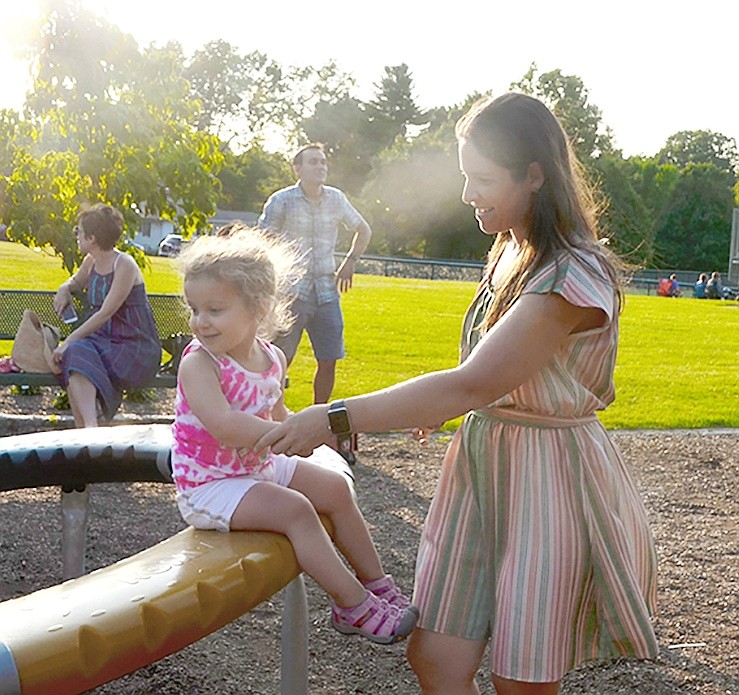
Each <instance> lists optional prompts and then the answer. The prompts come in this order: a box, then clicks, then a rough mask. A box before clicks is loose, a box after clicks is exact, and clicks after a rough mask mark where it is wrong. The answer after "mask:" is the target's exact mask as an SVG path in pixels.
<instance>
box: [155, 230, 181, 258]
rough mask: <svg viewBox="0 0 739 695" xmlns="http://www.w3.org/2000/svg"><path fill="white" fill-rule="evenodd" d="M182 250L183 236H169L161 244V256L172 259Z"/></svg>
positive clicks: (159, 253)
mask: <svg viewBox="0 0 739 695" xmlns="http://www.w3.org/2000/svg"><path fill="white" fill-rule="evenodd" d="M181 250H182V234H167V236H165V237H164V239H162V241H161V242H160V243H159V251H158V252H157V253H158V255H160V256H167V257H169V258H172V257H174V256H176V255H177V254H178V253H179V252H180V251H181Z"/></svg>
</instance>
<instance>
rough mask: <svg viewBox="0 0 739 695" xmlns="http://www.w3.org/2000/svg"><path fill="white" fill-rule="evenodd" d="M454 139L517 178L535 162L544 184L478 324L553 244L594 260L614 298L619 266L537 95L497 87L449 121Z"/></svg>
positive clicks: (495, 312)
mask: <svg viewBox="0 0 739 695" xmlns="http://www.w3.org/2000/svg"><path fill="white" fill-rule="evenodd" d="M455 133H456V136H457V139H458V140H460V141H467V142H470V143H472V144H473V145H474V146H475V148H476V149H477V151H478V152H479V153H480V154H482V155H483V156H485V157H487V158H488V159H490V161H492V162H494V163H495V164H497V165H498V166H502V167H505V168H506V169H508V170H509V171H510V172H511V176H512V177H513V179H514V180H515V181H523V180H524V178H525V177H526V174H527V172H528V168H529V165H530V164H531V163H532V162H538V163H539V165H540V166H541V169H542V172H543V174H544V184H543V185H542V187H541V188H540V189H539V191H537V192H536V193H535V194H533V195H534V199H533V201H532V208H531V217H530V231H529V236H528V239H527V240H526V242H525V243H524V244H523V245H522V249H521V253H519V254H518V258H517V261H516V263H515V265H514V267H513V268H512V269H511V271H510V272H509V273H508V274H507V275H506V276H505V277H504V278H503V280H502V282H501V285H500V286H499V287H496V288H495V298H494V300H493V302H492V303H491V306H490V308H489V310H488V313H487V315H486V316H485V319H484V320H483V326H482V327H483V328H484V329H485V330H487V329H489V328H490V327H491V326H492V325H493V324H494V323H495V322H496V321H497V320H498V319H499V318H500V317H501V316H502V315H503V314H504V313H505V312H506V311H508V309H510V308H511V306H512V305H513V303H514V302H515V301H516V300H517V299H518V298H519V297H520V296H521V294H522V292H523V289H524V287H525V286H526V283H527V282H528V281H529V280H530V279H531V277H532V276H533V275H534V274H535V273H536V271H537V270H539V269H540V268H541V267H542V266H543V265H544V263H546V262H548V261H550V260H551V259H552V258H554V259H555V262H556V258H557V255H558V253H557V252H558V251H560V250H564V251H566V252H569V253H572V252H573V251H574V250H575V249H583V250H587V251H589V252H590V253H593V254H595V255H596V256H597V257H598V258H599V259H600V261H601V264H602V266H603V268H604V269H605V271H606V272H607V273H608V275H609V276H610V278H611V280H612V281H613V285H614V287H615V288H616V291H617V294H618V301H619V306H620V304H621V302H622V297H623V293H622V283H621V272H622V266H621V264H620V262H619V260H618V259H617V258H616V257H615V256H614V255H613V254H612V253H611V252H610V251H609V250H608V249H607V248H605V246H604V244H602V243H600V242H599V239H598V224H597V218H598V206H597V204H596V203H595V200H594V196H593V194H592V192H591V190H590V189H589V187H588V185H587V183H586V181H585V177H584V175H583V172H582V167H581V165H580V163H579V162H578V160H577V158H576V157H575V154H574V152H573V151H572V148H571V146H570V143H569V140H568V139H567V136H566V135H565V132H564V130H562V126H561V125H560V123H559V121H558V120H557V118H556V117H555V116H554V114H553V113H552V112H551V111H550V110H549V109H548V108H547V107H546V106H545V105H544V104H543V103H542V102H541V101H539V100H538V99H535V98H534V97H531V96H528V95H525V94H515V93H510V94H504V95H503V96H500V97H498V98H496V99H486V100H482V101H480V102H478V103H476V104H475V105H473V106H472V108H471V109H470V110H469V112H468V113H466V114H465V115H464V116H462V118H461V119H460V120H459V121H458V122H457V125H456V129H455ZM510 235H511V232H510V231H508V232H507V233H501V234H498V236H497V238H496V240H495V242H494V243H493V246H492V248H491V249H490V253H489V254H488V260H487V265H486V274H488V276H491V275H492V271H493V270H494V268H495V265H496V264H497V262H498V260H499V259H500V257H501V255H502V253H503V250H504V248H505V246H506V242H507V241H508V240H509V239H510Z"/></svg>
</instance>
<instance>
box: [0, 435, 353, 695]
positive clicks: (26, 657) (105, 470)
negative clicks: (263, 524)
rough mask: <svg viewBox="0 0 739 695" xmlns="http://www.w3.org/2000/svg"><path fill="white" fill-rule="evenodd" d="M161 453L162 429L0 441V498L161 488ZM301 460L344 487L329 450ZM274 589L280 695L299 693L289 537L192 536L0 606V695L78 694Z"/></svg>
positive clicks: (165, 474)
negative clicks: (278, 598) (31, 492)
mask: <svg viewBox="0 0 739 695" xmlns="http://www.w3.org/2000/svg"><path fill="white" fill-rule="evenodd" d="M170 445H171V435H170V432H169V426H167V425H131V426H122V427H110V428H96V429H79V430H65V431H58V432H42V433H37V434H30V435H20V436H16V437H5V438H2V439H0V490H12V489H20V488H25V487H39V486H47V485H61V486H63V487H64V488H65V489H68V490H72V489H75V488H77V489H83V488H84V487H85V486H86V485H87V484H88V483H100V482H135V481H144V482H146V481H154V482H171V477H170V475H169V450H170ZM313 458H314V460H315V461H316V462H317V463H320V464H321V465H326V466H328V467H331V468H334V469H336V470H340V471H342V472H343V473H345V474H346V475H347V479H348V482H349V483H350V484H351V482H352V476H351V473H350V470H349V468H348V466H346V464H345V463H344V460H343V459H342V458H341V456H340V455H339V454H337V453H336V452H334V451H332V450H331V449H328V447H321V449H320V450H317V452H316V454H314V457H313ZM173 504H174V502H173ZM73 511H74V512H75V513H76V514H77V515H78V516H79V514H78V512H80V510H79V509H77V510H73ZM82 511H83V512H84V513H86V510H82ZM79 526H80V524H77V527H79ZM329 530H330V529H329ZM67 540H68V541H70V542H71V541H74V542H79V541H80V538H79V535H78V534H70V535H69V537H68V538H67ZM82 546H83V548H84V538H82ZM71 554H72V555H75V556H79V555H83V554H84V551H83V550H82V551H81V550H80V548H74V549H73V551H72V552H71ZM288 585H289V586H288ZM285 586H287V587H288V588H287V593H286V596H285V614H284V616H283V628H282V676H281V692H282V693H283V695H298V694H301V695H303V694H305V693H307V661H308V657H307V625H308V621H307V602H306V599H305V592H304V585H303V581H302V576H300V569H299V567H298V565H297V562H296V559H295V554H294V552H293V550H292V546H291V545H290V543H289V541H288V540H287V539H286V538H285V537H284V536H281V535H279V534H272V533H256V532H249V533H239V532H235V533H218V532H215V531H196V530H194V529H192V528H188V529H186V530H184V531H181V532H180V533H178V534H175V535H174V536H172V537H171V538H169V539H167V540H165V541H162V542H161V543H159V544H157V545H155V546H153V547H151V548H149V549H147V550H145V551H143V552H141V553H138V554H137V555H134V556H132V557H129V558H126V559H123V560H121V561H119V562H117V563H115V564H113V565H110V566H108V567H104V568H102V569H99V570H97V571H95V572H92V573H91V574H89V575H86V576H81V577H78V578H75V579H71V580H69V581H66V582H64V583H62V584H59V585H56V586H53V587H50V588H47V589H42V590H40V591H37V592H35V593H33V594H30V595H28V596H24V597H21V598H17V599H11V600H8V601H5V602H3V603H0V695H41V694H44V695H52V694H53V695H65V694H67V693H69V694H73V693H80V692H83V691H85V690H89V689H91V688H94V687H96V686H98V685H101V684H102V683H106V682H108V681H110V680H113V679H115V678H119V677H120V676H122V675H124V674H126V673H130V672H132V671H135V670H137V669H139V668H141V667H142V666H145V665H147V664H150V663H152V662H154V661H157V660H158V659H161V658H163V657H164V656H167V655H168V654H172V653H173V652H175V651H178V650H179V649H182V648H183V647H185V646H187V645H189V644H192V643H193V642H195V641H197V640H199V639H201V638H202V637H204V636H205V635H207V634H210V633H211V632H214V631H215V630H217V629H219V628H221V627H223V626H224V625H226V624H228V623H229V622H231V621H232V620H234V619H236V618H238V617H239V616H241V615H243V614H244V613H246V612H247V611H249V610H251V609H252V608H254V607H255V606H257V605H258V604H259V603H261V602H262V601H264V600H266V599H268V598H269V597H270V596H272V595H273V594H275V593H276V592H278V591H279V590H280V589H282V588H283V587H285Z"/></svg>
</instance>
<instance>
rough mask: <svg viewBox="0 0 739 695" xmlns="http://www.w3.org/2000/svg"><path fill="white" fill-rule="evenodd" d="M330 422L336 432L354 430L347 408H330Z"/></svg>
mask: <svg viewBox="0 0 739 695" xmlns="http://www.w3.org/2000/svg"><path fill="white" fill-rule="evenodd" d="M328 423H329V425H330V426H331V431H332V432H333V433H334V434H348V433H349V432H351V430H352V426H351V424H350V423H349V413H348V412H347V410H346V408H340V409H338V410H334V411H331V410H329V413H328Z"/></svg>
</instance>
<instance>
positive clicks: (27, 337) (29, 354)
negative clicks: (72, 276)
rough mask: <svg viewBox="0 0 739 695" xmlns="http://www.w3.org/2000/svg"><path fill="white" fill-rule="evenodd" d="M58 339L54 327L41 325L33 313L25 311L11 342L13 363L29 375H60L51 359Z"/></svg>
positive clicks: (36, 315) (56, 330)
mask: <svg viewBox="0 0 739 695" xmlns="http://www.w3.org/2000/svg"><path fill="white" fill-rule="evenodd" d="M59 337H60V334H59V329H58V328H57V327H56V326H50V325H49V324H48V323H42V321H41V319H39V317H38V314H37V313H36V312H35V311H32V310H31V309H25V310H24V311H23V318H22V319H21V322H20V325H19V326H18V331H17V333H16V334H15V340H14V341H13V350H12V353H11V356H12V358H13V362H14V363H15V364H16V366H17V367H19V368H20V369H22V370H23V371H24V372H29V373H31V374H49V373H52V374H61V371H62V370H61V368H60V367H59V365H58V364H57V363H56V362H54V360H53V358H52V353H53V352H54V348H56V346H57V345H58V344H59Z"/></svg>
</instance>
